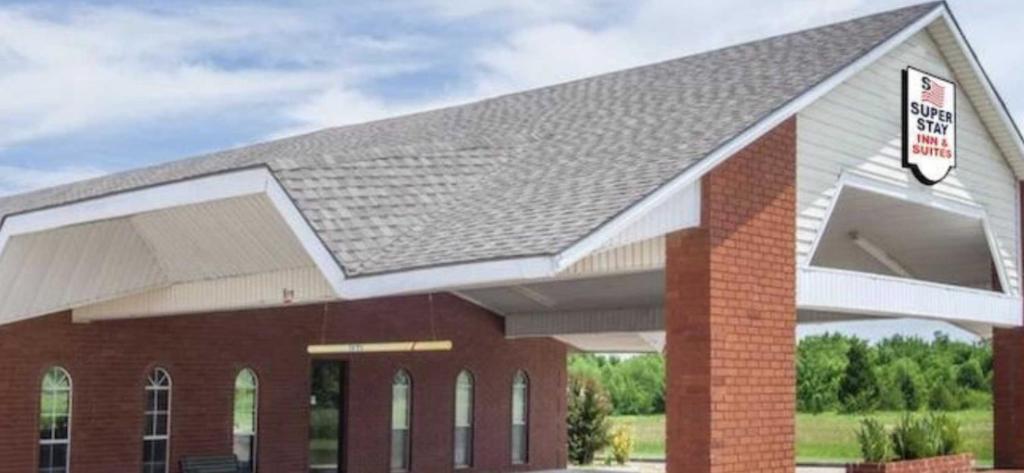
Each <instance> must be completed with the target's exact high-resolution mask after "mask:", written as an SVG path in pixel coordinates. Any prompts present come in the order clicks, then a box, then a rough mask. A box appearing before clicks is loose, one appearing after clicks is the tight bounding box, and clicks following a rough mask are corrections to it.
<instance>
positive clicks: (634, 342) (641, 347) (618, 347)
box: [553, 331, 665, 353]
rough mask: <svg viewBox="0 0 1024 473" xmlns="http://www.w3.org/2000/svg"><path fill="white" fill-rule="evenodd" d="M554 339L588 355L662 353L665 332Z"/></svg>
mask: <svg viewBox="0 0 1024 473" xmlns="http://www.w3.org/2000/svg"><path fill="white" fill-rule="evenodd" d="M553 338H554V339H556V340H558V341H560V342H562V343H565V344H566V345H569V346H571V347H573V348H575V349H577V350H579V351H582V352H588V353H660V352H661V351H662V350H663V349H664V348H665V332H664V331H656V332H609V333H584V334H571V335H559V336H557V337H553Z"/></svg>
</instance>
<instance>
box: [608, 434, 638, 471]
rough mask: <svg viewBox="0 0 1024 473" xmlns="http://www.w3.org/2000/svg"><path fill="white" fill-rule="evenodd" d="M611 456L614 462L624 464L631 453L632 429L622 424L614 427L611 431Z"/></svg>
mask: <svg viewBox="0 0 1024 473" xmlns="http://www.w3.org/2000/svg"><path fill="white" fill-rule="evenodd" d="M611 444H612V445H611V446H612V456H613V457H615V463H618V464H620V465H625V464H626V462H628V461H629V456H630V455H631V454H632V453H633V431H632V430H630V429H629V427H626V426H624V425H620V426H618V427H615V430H614V431H613V432H612V441H611Z"/></svg>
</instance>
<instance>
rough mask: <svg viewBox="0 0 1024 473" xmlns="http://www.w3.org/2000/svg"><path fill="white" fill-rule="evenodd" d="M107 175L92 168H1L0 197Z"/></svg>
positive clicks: (100, 170)
mask: <svg viewBox="0 0 1024 473" xmlns="http://www.w3.org/2000/svg"><path fill="white" fill-rule="evenodd" d="M103 174H106V172H105V171H103V170H102V169H99V168H96V167H91V166H65V167H60V168H57V169H47V170H41V169H30V168H25V167H19V166H0V195H9V194H17V193H20V192H26V191H30V190H33V189H39V188H45V187H52V186H57V185H60V184H66V183H69V182H74V181H81V180H83V179H89V178H93V177H98V176H102V175H103Z"/></svg>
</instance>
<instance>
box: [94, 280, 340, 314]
mask: <svg viewBox="0 0 1024 473" xmlns="http://www.w3.org/2000/svg"><path fill="white" fill-rule="evenodd" d="M285 291H289V292H290V293H289V294H288V295H289V296H290V297H291V303H292V304H308V303H310V302H319V301H325V300H329V299H333V298H334V296H333V291H332V289H331V286H330V284H328V283H327V281H326V280H325V279H324V277H323V275H321V274H320V271H319V270H317V268H315V267H312V266H310V267H308V268H299V269H289V270H283V271H273V272H267V273H261V274H253V275H248V276H239V277H231V278H222V279H214V280H206V281H194V282H187V283H183V284H176V285H173V286H170V287H167V288H160V289H155V290H152V291H148V292H144V293H142V294H136V295H131V296H128V297H123V298H120V299H115V300H112V301H107V302H101V303H98V304H92V305H88V306H85V307H80V308H76V309H75V310H74V319H75V321H79V322H84V321H90V320H105V319H120V318H131V317H151V316H157V315H174V314H186V313H195V312H210V311H223V310H233V309H244V308H258V307H271V306H281V305H286V304H285V300H284V299H285Z"/></svg>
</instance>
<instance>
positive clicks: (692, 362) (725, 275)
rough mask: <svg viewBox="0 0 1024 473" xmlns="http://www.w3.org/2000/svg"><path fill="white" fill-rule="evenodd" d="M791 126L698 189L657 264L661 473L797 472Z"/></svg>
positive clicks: (762, 140) (752, 147) (793, 151)
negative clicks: (660, 277)
mask: <svg viewBox="0 0 1024 473" xmlns="http://www.w3.org/2000/svg"><path fill="white" fill-rule="evenodd" d="M795 139H796V123H795V120H793V119H790V120H788V121H787V122H785V123H784V124H782V125H780V126H779V127H777V128H776V129H775V130H773V131H772V132H770V133H768V134H767V135H765V136H764V137H762V138H760V139H759V140H757V141H756V142H755V143H753V144H751V145H750V146H748V147H747V148H745V149H744V150H742V151H740V152H739V153H737V154H736V155H734V156H732V157H731V158H729V159H728V160H726V161H725V162H724V163H722V164H721V165H720V166H719V167H717V168H716V169H715V170H713V171H712V172H711V173H710V174H709V175H707V176H705V178H704V179H703V181H702V199H703V200H702V212H701V222H702V224H701V227H700V228H696V229H690V230H684V231H681V232H678V233H676V234H673V235H670V236H669V238H668V241H667V250H666V251H667V263H666V293H665V304H666V329H667V359H666V362H667V373H666V376H667V378H668V379H667V380H666V381H667V389H668V394H667V399H666V405H667V410H668V426H667V435H668V445H667V450H668V471H669V473H705V472H715V473H725V472H743V473H747V472H752V471H757V472H786V473H792V471H793V469H794V451H793V443H794V414H795V408H796V406H795V384H796V380H795V371H794V370H795V367H794V350H795V343H796V341H795V329H796V284H795V264H796V263H795V261H796V256H795V253H794V252H795V240H794V238H795V221H796V217H795V185H796V174H795V173H796V171H795V167H796V149H795V146H796V145H795Z"/></svg>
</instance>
